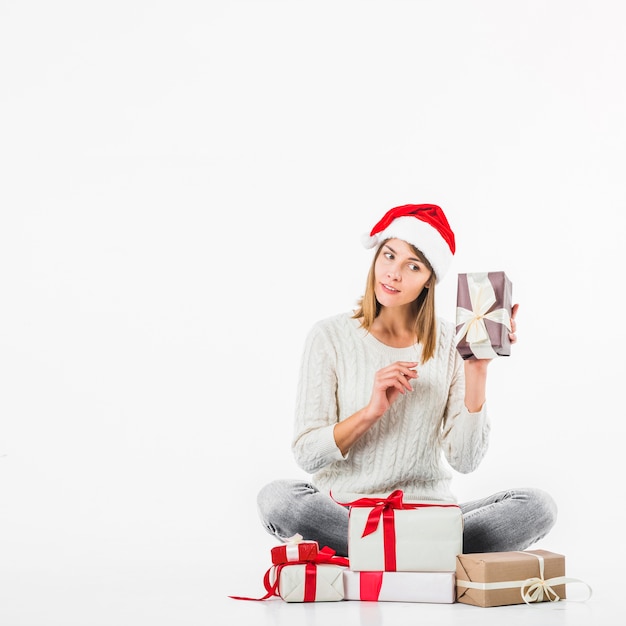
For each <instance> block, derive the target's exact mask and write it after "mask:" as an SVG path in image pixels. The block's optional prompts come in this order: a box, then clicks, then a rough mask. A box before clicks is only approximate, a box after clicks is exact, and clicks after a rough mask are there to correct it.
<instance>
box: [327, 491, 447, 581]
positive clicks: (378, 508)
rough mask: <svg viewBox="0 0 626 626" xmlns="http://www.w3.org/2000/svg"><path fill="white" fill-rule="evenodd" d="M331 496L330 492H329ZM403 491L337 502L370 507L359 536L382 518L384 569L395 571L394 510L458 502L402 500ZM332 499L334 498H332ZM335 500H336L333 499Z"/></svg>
mask: <svg viewBox="0 0 626 626" xmlns="http://www.w3.org/2000/svg"><path fill="white" fill-rule="evenodd" d="M331 497H332V494H331ZM403 497H404V493H403V491H402V490H400V489H396V490H395V491H393V492H392V493H390V494H389V495H388V496H387V497H386V498H359V499H358V500H354V501H353V502H338V504H341V505H343V506H350V507H372V510H371V511H370V513H369V515H368V516H367V522H366V523H365V528H364V529H363V534H362V535H361V537H367V535H371V534H372V533H373V532H374V531H375V530H376V529H377V528H378V525H379V524H380V520H381V518H382V520H383V550H384V554H385V571H387V572H395V571H396V526H395V510H396V509H398V510H409V509H420V508H427V507H432V506H443V507H451V506H455V507H458V506H459V505H458V504H434V503H433V504H431V503H427V502H413V503H410V502H403V501H402V498H403ZM333 500H334V498H333ZM335 502H337V500H335Z"/></svg>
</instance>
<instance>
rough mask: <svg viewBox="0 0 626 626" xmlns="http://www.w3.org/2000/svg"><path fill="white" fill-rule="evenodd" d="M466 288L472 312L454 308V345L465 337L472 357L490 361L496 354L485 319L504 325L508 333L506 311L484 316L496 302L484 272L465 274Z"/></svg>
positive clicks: (496, 311) (497, 310) (509, 326)
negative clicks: (455, 328)
mask: <svg viewBox="0 0 626 626" xmlns="http://www.w3.org/2000/svg"><path fill="white" fill-rule="evenodd" d="M467 287H468V289H469V296H470V302H471V303H472V310H471V311H470V310H469V309H464V308H463V307H457V309H456V320H457V324H461V328H460V329H459V331H458V332H457V334H456V338H455V342H456V344H458V343H459V342H460V341H461V339H463V337H465V336H467V343H468V344H469V347H470V350H471V351H472V352H473V354H474V356H475V357H476V358H478V359H492V358H494V357H497V356H498V355H497V353H496V351H495V350H494V349H493V347H492V345H491V341H490V339H489V333H488V332H487V327H486V326H485V320H486V319H488V320H491V321H492V322H497V323H499V324H504V326H506V327H507V329H508V330H509V331H510V330H511V317H510V315H509V312H508V311H507V310H506V309H496V310H495V311H491V312H490V313H487V311H489V309H490V308H491V307H492V306H493V304H494V302H495V301H496V294H495V291H494V290H493V285H492V284H491V281H490V280H489V276H488V274H487V272H475V273H473V274H467Z"/></svg>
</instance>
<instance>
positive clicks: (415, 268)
mask: <svg viewBox="0 0 626 626" xmlns="http://www.w3.org/2000/svg"><path fill="white" fill-rule="evenodd" d="M419 268H420V266H419V265H415V264H414V263H411V264H410V265H409V269H411V270H412V271H413V272H417V271H418V270H419Z"/></svg>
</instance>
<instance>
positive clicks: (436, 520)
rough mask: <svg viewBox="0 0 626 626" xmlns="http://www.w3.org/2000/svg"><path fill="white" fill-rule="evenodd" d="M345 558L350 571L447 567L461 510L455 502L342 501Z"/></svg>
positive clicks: (451, 565)
mask: <svg viewBox="0 0 626 626" xmlns="http://www.w3.org/2000/svg"><path fill="white" fill-rule="evenodd" d="M347 504H348V505H349V506H350V513H349V521H348V558H349V561H350V569H351V570H353V571H387V572H395V571H398V572H423V571H431V572H450V571H454V569H455V567H456V555H457V554H460V553H461V552H462V551H463V515H462V513H461V509H460V507H459V506H458V505H457V504H451V503H443V502H403V493H402V491H400V490H396V491H394V492H393V493H391V494H390V495H389V496H388V497H387V498H380V499H378V498H360V499H358V500H355V501H353V502H350V503H347Z"/></svg>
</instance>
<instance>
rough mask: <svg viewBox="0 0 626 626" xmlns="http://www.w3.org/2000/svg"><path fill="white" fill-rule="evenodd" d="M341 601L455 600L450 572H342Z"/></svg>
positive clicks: (447, 602)
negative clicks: (342, 599)
mask: <svg viewBox="0 0 626 626" xmlns="http://www.w3.org/2000/svg"><path fill="white" fill-rule="evenodd" d="M343 589H344V599H345V600H362V601H372V602H430V603H437V604H452V603H453V602H454V601H455V597H456V589H455V577H454V572H354V571H352V570H349V569H348V570H345V571H344V572H343Z"/></svg>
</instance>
